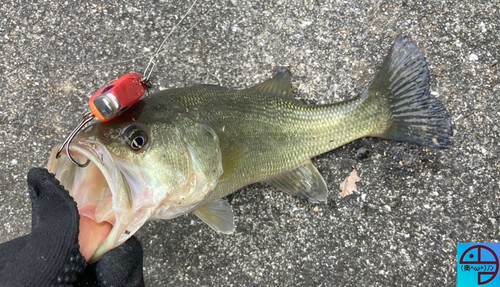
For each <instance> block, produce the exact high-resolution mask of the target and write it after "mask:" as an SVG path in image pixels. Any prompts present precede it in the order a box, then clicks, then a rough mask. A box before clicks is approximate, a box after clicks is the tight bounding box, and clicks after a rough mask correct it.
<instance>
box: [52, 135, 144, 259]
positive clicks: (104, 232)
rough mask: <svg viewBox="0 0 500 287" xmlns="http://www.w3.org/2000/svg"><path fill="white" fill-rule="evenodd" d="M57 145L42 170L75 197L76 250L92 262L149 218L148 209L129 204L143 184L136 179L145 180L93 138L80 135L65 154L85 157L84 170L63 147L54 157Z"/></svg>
mask: <svg viewBox="0 0 500 287" xmlns="http://www.w3.org/2000/svg"><path fill="white" fill-rule="evenodd" d="M58 147H59V146H58V145H57V146H56V147H55V148H54V149H53V150H52V152H51V155H50V159H49V163H48V166H47V169H48V170H49V172H51V173H54V174H55V176H56V178H57V179H58V180H59V181H60V183H61V184H62V185H63V186H64V187H65V188H66V189H67V190H68V191H69V193H70V195H71V196H72V197H73V199H74V200H75V201H76V203H77V206H78V211H79V213H80V236H79V241H80V242H79V243H80V251H81V252H82V254H83V255H84V256H85V257H86V259H87V261H88V262H94V261H97V260H98V259H99V258H100V257H101V256H102V255H103V254H104V253H106V252H107V251H109V250H110V249H112V248H113V247H116V246H118V245H120V244H121V243H123V242H125V241H126V240H127V239H128V238H129V237H130V236H132V235H133V234H134V233H135V232H136V231H137V230H138V229H139V228H140V227H141V226H142V225H143V224H144V222H145V221H146V220H147V219H148V218H149V217H150V216H151V214H152V211H153V209H152V207H150V208H148V207H147V206H145V205H141V206H137V204H136V206H135V207H134V198H133V194H141V191H142V190H143V189H144V188H146V187H144V186H143V184H141V183H144V182H147V179H146V180H145V179H137V178H135V177H134V176H133V175H134V173H133V172H132V171H134V169H135V170H137V168H138V167H136V166H135V165H134V164H132V163H130V162H124V160H122V159H120V158H119V157H117V156H115V155H113V154H112V153H111V152H110V151H109V150H108V149H107V148H106V147H105V146H104V145H102V144H100V143H99V142H95V141H92V140H83V139H82V140H79V141H74V142H73V143H72V145H71V147H70V152H71V155H72V156H73V158H75V160H77V161H80V162H85V161H86V160H87V159H88V160H90V163H89V165H88V166H87V167H86V168H80V167H77V166H75V165H74V164H73V163H71V161H70V160H69V159H68V157H67V156H66V152H65V151H63V152H62V153H61V157H60V158H59V159H56V158H55V155H56V153H57V150H58ZM139 175H140V173H139ZM146 205H147V204H146ZM139 209H140V210H139Z"/></svg>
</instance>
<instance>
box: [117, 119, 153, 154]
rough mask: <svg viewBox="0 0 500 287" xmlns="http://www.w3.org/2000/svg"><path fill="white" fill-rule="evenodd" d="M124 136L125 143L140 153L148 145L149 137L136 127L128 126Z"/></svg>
mask: <svg viewBox="0 0 500 287" xmlns="http://www.w3.org/2000/svg"><path fill="white" fill-rule="evenodd" d="M122 134H123V137H124V139H125V142H126V143H127V144H128V145H129V146H130V148H131V149H132V150H134V151H140V150H142V149H144V148H145V147H146V146H147V145H148V135H147V134H146V132H145V131H144V130H142V129H140V128H139V127H138V126H136V125H132V126H128V127H127V128H125V129H124V131H123V133H122Z"/></svg>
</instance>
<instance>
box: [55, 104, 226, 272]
mask: <svg viewBox="0 0 500 287" xmlns="http://www.w3.org/2000/svg"><path fill="white" fill-rule="evenodd" d="M144 106H145V103H144V102H142V101H141V102H139V103H137V104H136V106H134V107H133V108H131V109H130V110H129V111H127V112H125V113H124V114H122V115H121V116H120V117H118V118H116V119H114V120H113V121H110V122H99V121H95V122H93V124H91V125H90V126H89V127H88V128H86V129H85V130H83V131H82V132H80V133H79V134H78V135H77V136H76V137H75V138H74V139H73V141H72V143H71V145H70V148H69V151H70V153H71V155H72V157H73V158H74V159H75V160H76V161H78V162H85V161H86V160H87V159H88V160H90V163H89V165H88V166H87V167H85V168H81V167H78V166H75V165H74V164H73V163H71V161H70V160H69V159H68V157H67V156H66V152H65V151H63V152H62V153H61V157H59V158H58V159H56V156H55V155H56V153H57V151H58V149H59V147H60V145H56V146H55V147H54V148H53V150H52V152H51V155H50V158H49V162H48V170H49V172H51V173H54V174H55V176H56V178H57V179H58V180H59V181H60V183H61V184H62V185H63V186H64V187H65V188H66V189H67V190H68V191H69V193H70V195H71V196H72V197H73V199H74V200H75V201H76V203H77V206H78V210H79V213H80V236H79V243H80V251H81V252H82V254H83V255H84V256H85V258H86V259H87V261H88V262H90V263H91V262H95V261H97V260H98V259H99V258H100V257H101V256H102V255H103V254H104V253H106V252H107V251H109V250H111V249H112V248H114V247H116V246H118V245H120V244H121V243H123V242H125V241H126V240H127V239H128V238H130V237H131V236H132V235H133V234H134V233H135V232H136V231H137V230H138V229H139V228H140V227H141V226H142V225H143V224H144V223H145V222H146V221H147V220H148V219H151V218H174V217H177V216H180V215H182V214H185V213H188V212H190V211H192V210H193V209H195V208H196V207H197V206H199V205H200V204H202V203H203V202H204V200H206V199H207V198H208V197H209V195H210V193H211V191H212V190H213V189H214V188H215V186H216V185H217V182H218V179H219V176H220V175H221V174H222V164H221V152H220V149H219V142H218V138H217V135H216V134H215V132H213V130H212V129H210V128H209V127H207V126H205V125H203V124H198V123H195V122H194V121H193V120H191V119H189V118H186V117H184V116H182V115H177V116H175V117H171V118H169V117H161V116H158V117H155V116H151V114H154V113H152V112H151V113H146V112H143V111H142V110H143V108H144ZM148 114H149V116H148Z"/></svg>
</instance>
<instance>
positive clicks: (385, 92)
mask: <svg viewBox="0 0 500 287" xmlns="http://www.w3.org/2000/svg"><path fill="white" fill-rule="evenodd" d="M367 136H371V137H381V138H386V139H393V140H399V141H406V142H410V143H413V144H417V145H421V146H427V147H434V148H448V147H450V146H451V145H452V128H451V120H450V117H449V115H448V112H447V110H446V108H445V107H444V106H443V105H442V103H440V102H439V101H438V100H436V99H435V98H434V97H433V96H432V95H430V93H429V71H428V68H427V64H426V61H425V59H424V57H423V55H422V54H421V53H420V52H419V51H418V49H417V47H416V46H415V45H414V44H412V43H411V42H410V41H409V40H407V39H406V38H399V39H398V40H396V42H395V43H394V44H393V46H392V47H391V49H390V51H389V53H388V55H387V57H386V59H385V61H384V63H383V65H382V68H381V69H380V71H379V73H378V74H377V76H376V77H375V79H374V80H373V82H372V83H371V84H370V86H369V87H368V88H367V89H366V90H365V91H364V92H363V93H362V94H361V95H359V96H358V97H355V98H353V99H350V100H348V101H344V102H341V103H334V104H329V105H305V104H304V103H302V102H301V101H298V100H296V99H294V98H293V95H292V92H291V75H290V72H289V71H288V70H286V69H284V68H278V69H277V71H276V74H275V76H274V77H273V78H272V79H270V80H268V81H266V82H264V83H262V84H259V85H256V86H254V87H251V88H249V89H244V90H231V89H227V88H223V87H218V86H209V85H203V86H195V87H190V88H182V89H173V90H166V91H162V92H159V93H157V94H155V95H152V96H149V97H146V98H145V99H143V100H141V101H140V102H139V103H137V104H136V105H135V106H133V107H131V108H130V109H129V110H128V111H127V112H125V113H124V114H123V115H121V116H120V117H119V118H118V119H116V120H113V121H111V122H109V123H95V124H93V125H92V126H91V127H89V128H88V129H87V130H85V131H84V132H83V133H81V134H80V135H79V136H78V137H77V139H76V140H75V141H76V142H77V143H76V144H74V145H72V150H74V152H75V153H76V156H84V157H87V158H89V159H90V160H91V162H92V163H91V164H90V166H89V167H88V168H85V169H80V168H77V167H74V166H73V165H72V164H71V163H69V162H68V161H67V160H66V159H64V160H61V159H60V160H55V159H53V156H51V160H50V161H49V170H51V171H52V172H54V173H56V176H57V178H58V179H59V180H60V181H61V183H62V184H63V185H64V186H65V187H66V188H68V190H70V193H71V194H72V196H73V197H74V198H75V200H76V201H77V203H78V206H79V208H81V210H82V211H81V214H82V215H83V216H88V217H89V218H92V219H93V220H95V221H96V222H102V221H105V222H109V223H111V224H112V225H113V229H112V231H111V232H110V234H109V235H108V236H107V238H106V239H105V240H104V241H103V242H102V243H100V245H99V248H97V250H96V251H95V252H94V253H93V257H92V258H93V259H92V260H91V261H94V260H97V259H98V258H99V257H100V256H101V255H102V254H103V253H104V252H106V251H107V250H109V249H110V248H112V247H114V246H116V245H118V244H120V243H122V242H123V241H125V240H126V239H127V238H128V237H130V236H131V235H132V234H133V233H134V232H135V231H136V230H137V229H138V228H139V227H140V226H141V225H142V224H143V223H144V222H145V221H146V220H148V219H150V218H174V217H177V216H179V215H182V214H186V213H190V212H193V213H194V214H196V215H197V216H198V217H199V218H201V219H202V220H203V221H204V222H206V223H208V224H209V225H210V226H211V227H212V228H214V229H216V230H218V231H220V232H224V233H231V232H233V231H234V228H235V227H234V223H233V213H232V209H231V206H230V205H229V204H228V203H227V202H226V201H225V200H224V199H223V198H224V197H225V196H227V195H229V194H231V193H232V192H234V191H236V190H238V189H239V188H241V187H244V186H246V185H248V184H252V183H255V182H265V183H267V184H270V185H272V186H274V187H276V188H277V189H279V190H282V191H284V192H286V193H289V194H292V195H296V196H299V197H303V198H305V199H307V200H309V201H311V202H313V203H320V202H325V201H326V198H327V187H326V183H325V181H324V180H323V178H322V177H321V175H320V173H319V172H318V170H317V169H316V168H315V167H314V166H313V165H312V163H311V158H312V157H315V156H317V155H319V154H322V153H325V152H327V151H330V150H333V149H335V148H337V147H340V146H342V145H344V144H346V143H349V142H351V141H353V140H356V139H358V138H362V137H367ZM137 142H139V143H140V145H139V146H140V148H137V147H138V145H137ZM132 147H135V149H134V148H132ZM55 150H56V148H55V149H54V151H55ZM53 153H54V152H53ZM99 173H101V174H102V175H99ZM89 174H92V175H93V176H94V178H97V179H96V180H94V181H93V186H94V187H93V188H87V187H86V186H88V185H89V181H90V180H89ZM90 190H91V191H90ZM94 190H97V191H94ZM102 190H104V192H103V191H102ZM90 203H92V204H93V205H92V208H95V213H93V212H94V211H91V212H90V213H89V212H87V211H84V210H87V209H86V208H83V207H85V206H90V205H91V204H90Z"/></svg>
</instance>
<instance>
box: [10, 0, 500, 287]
mask: <svg viewBox="0 0 500 287" xmlns="http://www.w3.org/2000/svg"><path fill="white" fill-rule="evenodd" d="M4 2H5V1H4ZM106 2H107V3H106V4H101V5H97V4H94V3H90V2H81V3H76V2H73V1H68V2H64V1H57V2H54V1H45V2H42V1H39V3H36V2H35V3H32V1H16V0H15V1H10V2H5V3H0V14H1V15H2V17H0V57H1V61H0V87H1V88H2V97H1V99H2V102H1V104H0V105H1V108H0V158H1V159H2V165H1V166H0V178H1V179H2V180H1V182H0V242H5V241H7V240H10V239H13V238H15V237H18V236H21V235H25V234H27V233H28V232H29V231H30V226H31V219H30V218H31V216H30V213H31V207H30V206H31V205H30V200H29V196H28V190H27V187H26V174H27V172H28V170H29V169H30V168H31V167H40V166H45V164H46V163H47V158H48V156H49V150H50V148H51V147H52V146H54V145H55V144H56V143H57V142H59V141H61V140H63V139H64V138H65V137H66V135H67V134H68V133H69V132H70V131H71V130H72V129H73V128H74V127H75V126H76V124H77V122H78V121H79V119H80V118H81V115H82V114H83V113H84V112H85V111H87V110H88V106H87V101H88V98H89V97H90V96H91V95H92V94H93V93H94V92H95V91H97V90H98V89H99V88H100V87H101V86H103V85H104V84H106V83H107V82H109V81H111V80H113V79H116V78H117V77H119V76H120V75H122V74H124V73H127V72H133V71H139V72H141V71H142V70H143V69H144V67H145V65H146V63H147V60H148V58H147V57H146V56H145V55H149V54H150V53H151V52H152V51H154V50H155V49H156V48H157V47H158V45H159V43H160V42H161V41H162V39H163V37H164V36H165V35H166V34H167V33H168V32H169V31H170V29H171V27H172V26H173V25H174V23H176V22H178V21H179V19H180V17H181V15H182V14H183V13H184V12H185V11H187V9H188V7H189V5H190V4H191V1H175V0H173V1H168V2H167V1H162V0H160V1H144V0H137V1H120V2H119V3H116V2H115V1H106ZM210 7H211V9H210ZM209 9H210V10H209ZM203 15H205V16H203ZM201 19H203V20H202V22H200V23H199V24H198V26H196V27H195V28H194V29H192V30H191V31H189V32H187V33H185V32H186V31H187V30H188V29H189V27H191V26H192V25H193V24H195V23H196V22H198V21H199V20H201ZM499 23H500V5H499V4H498V1H486V0H481V1H472V0H464V1H433V0H428V1H425V0H424V1H416V0H399V1H378V0H361V1H335V0H325V1H291V0H290V1H286V0H282V1H272V2H271V1H238V0H232V1H223V0H220V1H217V2H215V4H213V1H200V3H197V4H196V5H195V7H194V8H193V12H192V13H191V14H190V15H189V16H188V17H187V18H186V20H185V21H184V22H183V23H182V24H181V25H180V27H179V29H177V30H176V31H175V32H174V33H173V35H172V37H171V38H170V40H168V43H169V44H170V45H169V46H168V48H167V51H166V52H165V53H163V54H162V55H161V57H160V61H159V63H158V67H157V69H156V71H155V73H154V77H153V79H152V80H153V82H154V83H155V89H166V88H174V87H183V86H190V85H194V84H198V83H203V84H216V85H222V86H226V87H232V88H245V87H249V86H251V85H254V84H256V83H259V82H262V81H263V80H265V79H267V78H269V77H270V76H272V71H273V68H274V67H275V66H278V65H279V66H286V67H290V68H291V71H292V73H293V76H292V82H293V85H294V86H293V87H294V89H293V90H294V94H295V96H296V97H297V98H299V99H302V100H304V101H306V102H308V103H311V104H320V103H321V104H322V103H332V102H335V101H340V100H345V99H349V98H351V97H353V96H355V95H357V94H359V93H361V92H362V91H363V90H364V89H365V87H367V85H368V84H369V83H370V81H371V80H372V79H373V77H374V75H375V73H376V72H377V69H379V68H380V66H381V64H382V60H383V58H384V55H385V54H386V53H387V51H388V49H389V47H390V45H391V44H392V42H393V41H394V40H395V39H396V38H397V37H398V36H399V35H407V36H408V37H409V38H410V39H411V40H412V41H413V42H414V43H416V45H417V46H418V47H419V49H420V50H421V51H422V52H423V54H424V55H425V56H426V59H427V61H428V62H429V69H430V72H431V88H430V90H431V93H432V94H433V95H434V96H435V97H436V98H437V99H439V100H440V101H442V102H443V104H444V105H445V106H446V107H447V108H448V109H449V111H450V114H451V117H452V120H453V126H454V141H455V145H454V147H453V148H452V149H450V150H442V151H441V150H433V149H425V148H420V147H416V146H413V145H410V144H404V143H397V142H392V141H388V140H380V139H373V138H369V139H362V140H358V141H355V142H353V143H350V144H347V145H345V146H343V147H341V148H339V149H337V150H335V151H332V152H329V153H327V154H324V155H322V156H319V157H317V158H315V159H314V160H313V162H314V163H315V165H316V166H317V167H318V169H319V171H320V172H321V173H322V175H323V176H324V178H325V180H326V182H327V185H328V187H329V189H330V193H329V195H328V203H327V204H324V205H313V204H310V203H309V202H307V201H305V200H302V199H299V198H295V197H291V196H288V195H286V194H284V193H281V192H278V191H276V190H274V189H272V188H271V187H269V186H264V185H260V184H255V185H252V186H249V187H246V188H244V189H242V190H240V191H238V192H236V193H235V194H233V195H231V196H230V197H229V201H230V202H231V204H232V205H233V209H234V213H235V223H236V232H235V234H233V235H224V234H217V233H215V232H214V231H212V230H211V229H210V228H209V227H208V226H206V225H205V224H204V223H202V222H201V221H200V220H198V219H197V218H196V217H195V216H193V215H187V216H182V217H180V218H177V219H174V220H170V221H155V222H149V223H147V224H146V225H145V226H144V227H143V228H142V229H141V230H140V231H139V232H138V233H137V237H138V239H139V240H140V241H141V242H142V245H143V247H144V252H145V257H144V273H145V281H146V284H147V285H149V286H157V285H171V286H193V285H194V284H196V285H200V286H257V285H258V286H270V285H285V286H304V285H308V286H393V285H395V286H401V285H405V286H454V285H456V271H455V268H456V244H457V243H458V242H498V241H499V239H500V238H499V236H500V228H499V223H500V216H499V211H500V187H499V181H498V180H499V178H500V171H499V166H498V164H499V160H498V156H499V146H500V143H499V140H498V139H499V133H500V131H499V127H500V125H499V119H500V108H499V106H498V95H499V93H500V84H499V79H498V76H499V75H498V70H499V64H498V60H499V58H500V47H499V46H500V39H499V35H500V24H499ZM184 33H185V34H184ZM360 148H364V149H366V150H368V153H366V152H365V151H364V150H363V152H362V153H363V154H366V156H362V157H360V156H359V155H358V154H359V152H358V151H359V150H360ZM352 166H354V167H356V169H358V175H359V176H360V178H361V181H360V182H359V183H358V190H359V193H356V194H354V195H351V196H348V197H345V198H341V197H340V195H339V191H340V190H339V184H340V183H341V182H342V181H343V180H344V179H345V177H347V176H348V175H349V173H350V172H351V170H352Z"/></svg>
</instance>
